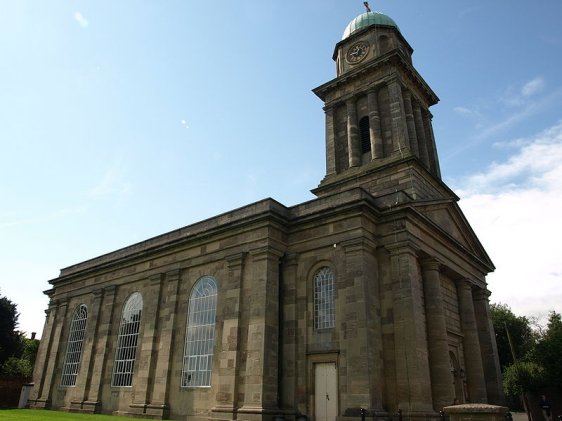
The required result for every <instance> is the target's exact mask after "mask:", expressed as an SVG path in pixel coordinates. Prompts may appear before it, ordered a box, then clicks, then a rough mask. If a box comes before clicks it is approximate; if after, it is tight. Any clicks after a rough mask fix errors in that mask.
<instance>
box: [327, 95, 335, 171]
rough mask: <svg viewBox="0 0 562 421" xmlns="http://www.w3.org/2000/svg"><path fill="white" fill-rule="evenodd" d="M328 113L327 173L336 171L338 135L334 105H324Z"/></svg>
mask: <svg viewBox="0 0 562 421" xmlns="http://www.w3.org/2000/svg"><path fill="white" fill-rule="evenodd" d="M324 112H325V114H326V175H330V174H335V173H336V136H335V134H334V107H332V106H327V107H324Z"/></svg>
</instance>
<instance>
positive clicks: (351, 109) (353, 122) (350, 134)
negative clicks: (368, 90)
mask: <svg viewBox="0 0 562 421" xmlns="http://www.w3.org/2000/svg"><path fill="white" fill-rule="evenodd" d="M345 105H346V109H347V151H348V154H349V167H358V166H359V165H361V144H360V139H359V127H358V126H357V109H356V106H355V98H350V99H348V100H347V101H346V103H345Z"/></svg>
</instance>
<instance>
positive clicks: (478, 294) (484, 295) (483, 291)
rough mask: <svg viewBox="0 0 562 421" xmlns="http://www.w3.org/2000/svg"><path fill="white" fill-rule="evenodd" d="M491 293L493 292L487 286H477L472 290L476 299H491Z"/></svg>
mask: <svg viewBox="0 0 562 421" xmlns="http://www.w3.org/2000/svg"><path fill="white" fill-rule="evenodd" d="M491 294H492V292H491V291H490V290H489V289H487V288H476V289H475V290H474V291H472V295H473V297H474V300H475V301H476V300H478V301H489V300H490V295H491Z"/></svg>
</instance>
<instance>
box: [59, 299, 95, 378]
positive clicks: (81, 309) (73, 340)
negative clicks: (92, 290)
mask: <svg viewBox="0 0 562 421" xmlns="http://www.w3.org/2000/svg"><path fill="white" fill-rule="evenodd" d="M87 320H88V308H87V307H86V305H85V304H80V305H79V306H78V307H77V308H76V310H75V311H74V314H73V315H72V320H71V322H70V332H69V333H68V343H67V345H66V355H65V356H64V365H63V367H62V376H61V381H60V384H61V386H75V385H76V377H78V370H79V368H80V358H81V356H82V345H83V344H84V335H85V334H86V321H87Z"/></svg>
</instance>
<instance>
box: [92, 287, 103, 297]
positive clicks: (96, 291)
mask: <svg viewBox="0 0 562 421" xmlns="http://www.w3.org/2000/svg"><path fill="white" fill-rule="evenodd" d="M92 295H93V296H94V300H101V299H102V297H103V288H98V289H94V290H93V291H92Z"/></svg>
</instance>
